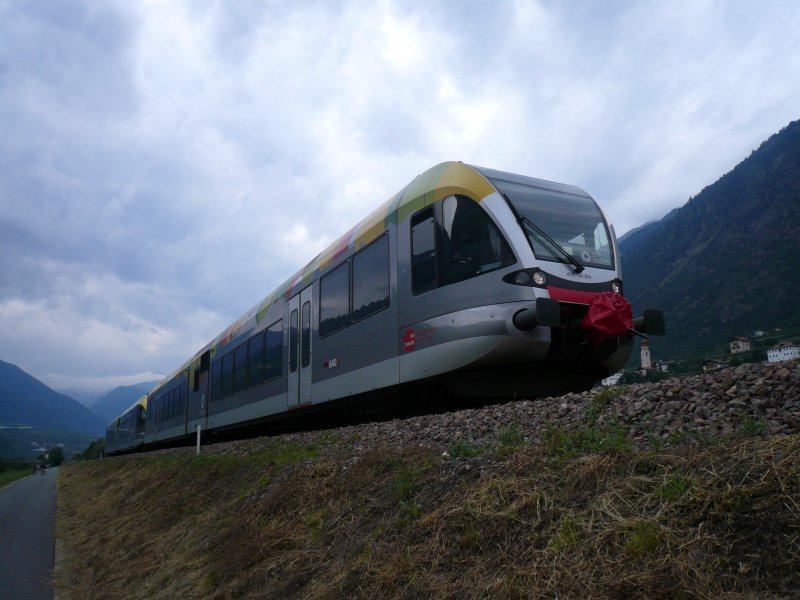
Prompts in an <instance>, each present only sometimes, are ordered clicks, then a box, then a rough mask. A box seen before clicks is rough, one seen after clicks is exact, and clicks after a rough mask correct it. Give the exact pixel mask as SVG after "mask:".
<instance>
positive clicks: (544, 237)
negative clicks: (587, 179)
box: [490, 178, 615, 270]
mask: <svg viewBox="0 0 800 600" xmlns="http://www.w3.org/2000/svg"><path fill="white" fill-rule="evenodd" d="M490 181H491V183H492V184H493V185H494V186H495V188H497V190H498V191H499V192H500V193H501V194H502V195H503V196H504V197H505V198H506V200H507V201H508V202H509V204H510V205H511V207H512V209H513V210H514V211H515V213H516V214H517V217H518V219H519V220H520V225H521V226H522V229H523V231H525V235H526V237H527V238H528V242H529V243H530V245H531V248H532V249H533V254H534V256H536V258H537V260H545V261H551V262H560V263H564V262H567V261H566V260H565V256H564V255H563V254H564V253H566V254H569V255H570V256H571V257H572V259H574V260H575V261H577V262H578V263H580V264H581V265H582V266H585V267H592V268H598V269H611V270H613V269H614V268H615V261H614V250H613V245H612V243H611V235H610V232H609V228H608V224H607V223H606V220H605V218H604V217H603V213H602V212H601V211H600V208H599V207H598V206H597V203H595V201H594V200H593V199H592V198H591V197H589V196H582V195H578V194H572V193H569V192H566V191H561V190H555V189H547V188H543V187H538V186H534V185H528V184H523V183H518V182H514V181H508V180H504V179H498V178H491V179H490ZM526 224H529V225H528V226H526ZM553 244H557V245H558V248H560V249H561V251H559V250H558V248H554V247H553Z"/></svg>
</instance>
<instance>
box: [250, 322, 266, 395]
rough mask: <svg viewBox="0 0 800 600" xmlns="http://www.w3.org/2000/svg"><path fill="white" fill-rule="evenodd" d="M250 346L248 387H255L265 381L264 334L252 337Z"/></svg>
mask: <svg viewBox="0 0 800 600" xmlns="http://www.w3.org/2000/svg"><path fill="white" fill-rule="evenodd" d="M248 346H249V347H248V356H249V362H248V368H247V386H248V387H253V386H254V385H258V384H259V383H261V382H262V381H264V332H263V331H259V332H258V333H257V334H256V335H254V336H253V337H251V338H250V341H249V342H248Z"/></svg>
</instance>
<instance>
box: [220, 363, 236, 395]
mask: <svg viewBox="0 0 800 600" xmlns="http://www.w3.org/2000/svg"><path fill="white" fill-rule="evenodd" d="M231 394H233V352H228V354H226V355H225V356H223V357H222V395H221V396H222V397H223V398H225V397H227V396H230V395H231Z"/></svg>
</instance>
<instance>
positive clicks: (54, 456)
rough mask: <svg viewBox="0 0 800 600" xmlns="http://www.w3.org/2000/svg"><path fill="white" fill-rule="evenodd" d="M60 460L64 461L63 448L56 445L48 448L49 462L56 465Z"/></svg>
mask: <svg viewBox="0 0 800 600" xmlns="http://www.w3.org/2000/svg"><path fill="white" fill-rule="evenodd" d="M62 462H64V449H63V448H58V447H57V448H53V449H52V450H50V464H51V465H53V466H54V467H57V466H58V465H60V464H61V463H62Z"/></svg>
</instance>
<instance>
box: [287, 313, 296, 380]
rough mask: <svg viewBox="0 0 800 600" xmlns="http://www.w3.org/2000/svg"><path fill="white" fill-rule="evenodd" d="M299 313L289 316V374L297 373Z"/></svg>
mask: <svg viewBox="0 0 800 600" xmlns="http://www.w3.org/2000/svg"><path fill="white" fill-rule="evenodd" d="M297 337H298V336H297V311H296V310H293V311H292V314H291V315H289V372H290V373H294V372H295V371H297V341H298V340H297Z"/></svg>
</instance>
